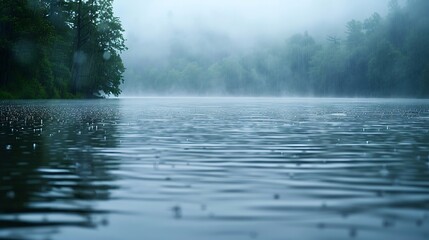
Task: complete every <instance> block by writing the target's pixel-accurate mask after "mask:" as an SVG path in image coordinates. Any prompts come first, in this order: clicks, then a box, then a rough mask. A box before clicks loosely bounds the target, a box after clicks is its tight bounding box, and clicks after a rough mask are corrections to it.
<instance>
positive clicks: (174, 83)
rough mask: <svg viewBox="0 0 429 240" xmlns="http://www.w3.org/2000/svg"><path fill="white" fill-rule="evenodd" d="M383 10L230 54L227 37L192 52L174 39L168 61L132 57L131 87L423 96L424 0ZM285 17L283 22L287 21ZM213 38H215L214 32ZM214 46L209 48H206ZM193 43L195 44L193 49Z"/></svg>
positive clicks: (428, 43) (428, 57) (426, 63)
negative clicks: (337, 31)
mask: <svg viewBox="0 0 429 240" xmlns="http://www.w3.org/2000/svg"><path fill="white" fill-rule="evenodd" d="M388 7H389V12H388V14H387V16H381V15H379V14H378V13H374V14H373V15H372V16H370V17H368V18H367V19H365V20H363V21H357V20H351V21H349V22H348V23H346V32H345V34H344V35H342V36H327V37H326V40H319V41H316V40H315V39H314V38H313V37H312V36H311V33H307V32H303V33H302V34H296V35H294V36H292V37H290V38H289V39H287V40H286V41H284V42H283V43H282V44H277V45H275V44H272V45H270V44H261V45H259V46H258V47H256V48H255V49H254V50H253V51H252V52H247V53H239V54H237V53H231V52H232V51H229V50H228V47H227V39H224V38H222V37H220V39H218V40H219V41H218V42H220V43H219V44H214V45H213V46H215V48H225V49H224V51H218V53H220V54H217V55H213V54H210V53H209V50H210V47H206V48H205V49H203V50H202V51H194V50H193V49H191V48H189V47H187V46H186V44H184V43H183V42H181V41H180V39H177V41H175V42H174V43H173V44H172V45H171V49H170V55H169V57H168V60H167V61H166V62H162V63H161V64H160V63H156V62H155V63H154V62H151V61H147V62H142V63H138V64H139V66H140V67H139V68H137V70H134V72H132V73H130V74H129V81H128V80H127V84H128V86H127V85H126V88H127V89H126V91H127V93H129V94H131V95H132V94H139V93H140V94H142V93H143V94H161V95H168V94H177V95H181V94H192V95H274V96H351V97H357V96H359V97H429V14H428V12H429V1H427V0H408V1H407V2H406V4H405V5H404V6H401V5H400V4H398V1H396V0H392V1H390V4H389V6H388ZM285 24H287V23H285ZM210 37H211V40H213V37H212V36H210ZM212 48H213V47H212ZM194 49H195V48H194Z"/></svg>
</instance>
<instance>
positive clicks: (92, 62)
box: [0, 0, 125, 98]
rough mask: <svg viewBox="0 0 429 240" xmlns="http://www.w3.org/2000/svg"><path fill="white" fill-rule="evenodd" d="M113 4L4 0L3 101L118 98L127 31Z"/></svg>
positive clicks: (0, 7) (0, 13) (0, 10)
mask: <svg viewBox="0 0 429 240" xmlns="http://www.w3.org/2000/svg"><path fill="white" fill-rule="evenodd" d="M112 2H113V0H1V1H0V98H74V97H97V96H102V95H103V94H106V95H109V94H113V95H118V94H119V93H120V92H121V91H120V89H119V85H120V84H121V83H122V81H123V77H122V74H123V72H124V70H125V69H124V66H123V64H122V60H121V57H120V53H121V52H122V51H124V50H125V45H124V38H123V36H122V32H123V29H122V27H121V24H120V22H119V19H118V18H116V17H115V16H114V15H113V9H112Z"/></svg>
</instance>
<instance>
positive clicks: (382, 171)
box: [380, 166, 389, 177]
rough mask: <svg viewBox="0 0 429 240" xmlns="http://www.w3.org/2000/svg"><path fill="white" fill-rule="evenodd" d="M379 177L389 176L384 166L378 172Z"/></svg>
mask: <svg viewBox="0 0 429 240" xmlns="http://www.w3.org/2000/svg"><path fill="white" fill-rule="evenodd" d="M380 175H381V176H383V177H386V176H387V175H389V170H388V169H387V168H386V166H383V167H382V168H381V170H380Z"/></svg>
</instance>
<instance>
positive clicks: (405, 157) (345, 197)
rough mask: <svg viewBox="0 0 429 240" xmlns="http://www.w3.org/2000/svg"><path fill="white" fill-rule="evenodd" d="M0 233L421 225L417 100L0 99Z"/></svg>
mask: <svg viewBox="0 0 429 240" xmlns="http://www.w3.org/2000/svg"><path fill="white" fill-rule="evenodd" d="M0 157H1V158H0V239H1V238H4V239H70V240H75V239H184V240H190V239H231V240H240V239H279V240H280V239H316V238H317V239H377V240H378V239H428V238H429V101H425V100H360V99H353V100H349V99H335V100H334V99H324V100H322V99H264V98H263V99H246V98H237V99H234V98H144V99H120V100H118V99H114V100H113V99H112V100H95V101H12V102H10V101H3V102H1V103H0Z"/></svg>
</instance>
